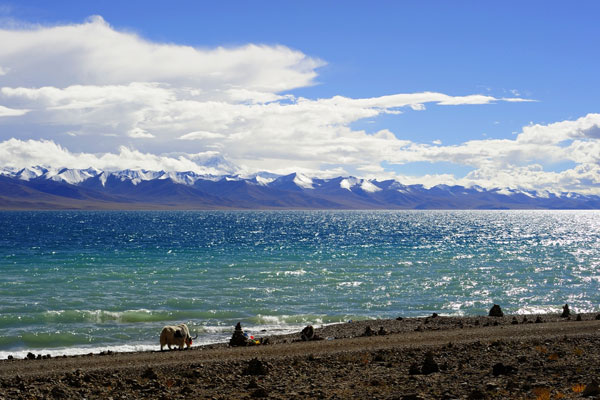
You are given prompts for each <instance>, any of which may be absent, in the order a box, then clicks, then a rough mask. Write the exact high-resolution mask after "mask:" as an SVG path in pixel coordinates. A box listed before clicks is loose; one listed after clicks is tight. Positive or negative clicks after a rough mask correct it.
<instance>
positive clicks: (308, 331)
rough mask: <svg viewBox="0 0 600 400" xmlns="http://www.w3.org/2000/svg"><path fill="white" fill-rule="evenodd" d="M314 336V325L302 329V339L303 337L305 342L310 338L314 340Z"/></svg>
mask: <svg viewBox="0 0 600 400" xmlns="http://www.w3.org/2000/svg"><path fill="white" fill-rule="evenodd" d="M314 337H315V328H313V326H312V325H308V326H306V327H305V328H304V329H302V332H301V334H300V339H302V340H303V341H305V342H308V341H309V340H313V339H314Z"/></svg>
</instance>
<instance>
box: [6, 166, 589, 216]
mask: <svg viewBox="0 0 600 400" xmlns="http://www.w3.org/2000/svg"><path fill="white" fill-rule="evenodd" d="M0 175H1V176H3V177H8V178H12V179H15V180H17V181H22V182H25V183H26V184H27V185H29V186H28V187H29V188H31V189H32V190H38V189H40V190H42V191H43V192H44V193H56V195H59V196H61V195H62V193H65V187H64V186H56V187H55V189H53V187H52V186H48V185H47V184H45V183H44V181H49V182H56V183H57V184H58V183H60V184H67V185H73V186H79V187H81V190H93V191H96V192H95V194H90V196H97V195H98V193H108V194H110V195H117V196H123V197H122V198H133V199H135V201H140V200H141V201H148V202H153V201H158V197H157V196H158V194H159V193H160V196H163V197H164V196H166V195H167V194H168V195H169V196H170V197H169V199H173V198H175V199H177V196H178V195H177V193H181V194H185V195H181V196H182V197H181V201H183V199H187V200H186V201H191V200H189V199H194V200H193V201H202V202H203V203H199V204H208V203H207V201H213V202H214V206H215V207H232V208H235V207H240V208H260V207H272V208H277V207H282V208H285V207H290V208H345V209H353V208H355V209H364V208H370V207H371V208H423V209H427V208H448V209H457V208H481V209H495V208H559V209H560V208H598V209H600V197H599V196H588V195H582V194H577V193H551V192H548V191H544V192H540V193H538V192H533V191H527V190H522V189H510V188H495V189H485V188H482V187H479V186H473V187H470V188H467V187H463V186H456V185H454V186H448V185H436V186H433V187H431V188H426V187H424V186H423V185H403V184H402V183H400V182H398V181H393V180H386V181H377V180H368V179H361V178H356V177H337V178H331V179H321V178H311V177H309V176H306V175H303V174H299V173H293V174H289V175H284V176H280V175H275V174H271V173H268V172H261V173H256V174H253V175H250V176H240V175H237V174H234V175H202V174H198V173H196V172H189V171H188V172H169V171H148V170H133V169H127V170H122V171H113V172H109V171H101V170H98V169H94V168H87V169H70V168H52V167H47V166H44V167H42V166H34V167H29V168H22V169H17V168H14V167H5V168H0ZM4 182H6V181H4ZM142 182H144V185H140V184H141V183H142ZM121 183H126V184H125V185H122V184H121ZM240 183H246V184H247V186H246V187H244V188H243V189H239V190H238V189H235V188H241V187H242V186H243V185H241V186H240ZM6 184H7V185H8V183H6ZM10 184H11V185H13V186H10V187H12V188H14V187H15V186H14V184H15V183H14V182H13V183H10ZM170 185H174V186H170ZM179 185H182V186H186V188H183V187H181V186H179ZM8 187H9V186H7V188H8ZM137 187H139V188H140V189H137ZM72 189H74V188H72ZM72 189H69V190H72ZM232 189H233V190H232ZM340 189H342V190H340ZM344 189H345V190H344ZM6 190H7V192H6V193H7V194H8V196H9V197H10V196H11V195H12V193H16V192H14V190H13V189H6ZM53 190H56V192H53ZM78 190H79V189H78ZM82 193H83V192H82ZM103 195H104V194H103ZM211 196H212V197H211ZM209 197H210V200H207V199H209ZM215 199H218V200H215ZM169 201H172V200H169ZM182 204H183V203H182ZM186 204H189V203H186ZM192 204H195V203H192ZM211 204H212V203H211ZM32 207H34V206H32Z"/></svg>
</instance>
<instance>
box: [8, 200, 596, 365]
mask: <svg viewBox="0 0 600 400" xmlns="http://www.w3.org/2000/svg"><path fill="white" fill-rule="evenodd" d="M566 302H568V303H569V305H570V307H571V309H572V310H574V311H575V312H592V311H599V310H600V212H598V211H234V212H230V211H222V212H213V211H207V212H202V211H194V212H170V211H169V212H118V211H114V212H80V211H72V212H69V211H65V212H0V359H1V358H6V357H7V356H8V355H9V354H12V355H15V356H23V355H24V354H26V353H27V352H28V351H33V352H34V353H36V354H37V353H43V354H47V353H50V354H53V355H58V354H77V353H89V352H99V351H102V350H107V349H111V350H115V351H129V350H145V349H154V350H156V349H158V336H159V333H160V329H161V328H162V326H164V325H166V324H174V323H180V322H185V323H187V324H188V326H189V327H190V329H191V331H192V332H197V333H198V334H199V337H198V341H197V342H198V343H208V342H217V341H224V340H227V339H228V338H229V337H230V336H231V332H232V330H233V326H234V325H235V324H236V323H237V322H238V321H241V323H242V326H243V327H244V328H245V330H248V331H250V333H251V334H256V335H264V334H265V333H264V332H261V331H262V330H266V331H267V333H283V332H290V331H296V330H299V329H301V328H302V327H304V326H305V325H307V324H313V325H320V324H326V323H333V322H341V321H348V320H351V319H352V320H357V319H365V318H378V317H393V318H395V317H397V316H404V317H407V316H424V315H429V314H431V313H432V312H437V313H440V314H442V315H444V314H446V315H476V314H484V313H487V311H488V310H489V308H490V307H491V305H492V304H493V303H498V304H500V305H502V308H503V309H504V310H505V311H507V312H510V313H536V312H553V311H556V312H558V311H560V310H561V305H562V304H564V303H566Z"/></svg>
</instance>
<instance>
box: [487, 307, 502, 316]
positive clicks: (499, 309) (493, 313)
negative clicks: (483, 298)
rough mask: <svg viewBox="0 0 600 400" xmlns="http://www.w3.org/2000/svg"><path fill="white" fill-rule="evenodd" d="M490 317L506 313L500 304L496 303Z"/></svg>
mask: <svg viewBox="0 0 600 400" xmlns="http://www.w3.org/2000/svg"><path fill="white" fill-rule="evenodd" d="M488 315H489V316H490V317H504V313H503V312H502V309H501V308H500V306H499V305H498V304H494V305H493V306H492V308H491V309H490V313H489V314H488Z"/></svg>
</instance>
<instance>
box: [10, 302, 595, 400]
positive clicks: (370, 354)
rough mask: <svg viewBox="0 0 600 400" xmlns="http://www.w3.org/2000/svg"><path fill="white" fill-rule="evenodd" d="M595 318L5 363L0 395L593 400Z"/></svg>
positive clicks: (453, 324)
mask: <svg viewBox="0 0 600 400" xmlns="http://www.w3.org/2000/svg"><path fill="white" fill-rule="evenodd" d="M538 317H539V319H540V320H539V322H537V323H536V322H535V321H536V319H537V318H538ZM596 318H600V315H596V314H581V315H580V316H575V315H573V316H571V318H569V319H567V318H561V317H560V316H558V315H539V316H538V315H528V316H526V317H524V316H522V315H521V316H514V317H513V316H504V317H443V316H436V315H434V316H431V317H428V318H406V319H393V320H370V321H359V322H349V323H344V324H336V325H329V326H325V327H320V328H317V329H315V335H316V336H317V339H320V340H311V341H302V340H301V339H300V332H298V333H297V334H292V335H285V336H277V337H269V338H268V344H265V345H256V346H247V347H229V346H227V345H224V344H219V345H209V346H201V347H193V348H192V349H190V350H184V351H178V350H173V351H164V352H160V351H156V352H141V353H110V354H101V355H98V354H96V355H86V356H76V357H58V358H57V357H54V358H44V359H32V360H22V359H19V360H17V359H12V360H2V361H0V399H35V398H40V399H46V398H49V399H52V398H56V399H84V398H85V399H131V398H144V399H233V398H235V399H251V398H271V399H350V398H356V399H512V398H515V399H560V398H563V399H568V398H585V397H587V398H596V399H600V387H598V384H599V383H600V319H596ZM524 319H526V321H523V320H524ZM578 319H581V320H578ZM367 327H368V328H370V329H367ZM369 330H370V331H372V332H374V333H378V332H380V330H381V333H382V334H372V335H371V336H366V335H365V332H366V331H369ZM232 331H233V327H232ZM157 348H158V338H157ZM36 356H37V355H36Z"/></svg>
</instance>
